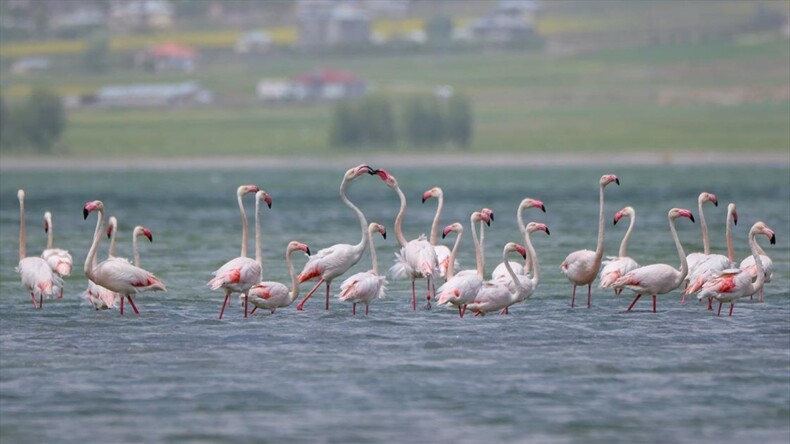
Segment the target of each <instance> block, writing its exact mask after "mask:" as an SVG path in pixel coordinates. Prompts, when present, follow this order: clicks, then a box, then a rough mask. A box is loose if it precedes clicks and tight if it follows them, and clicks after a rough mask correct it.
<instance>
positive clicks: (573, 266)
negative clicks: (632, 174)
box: [560, 174, 620, 308]
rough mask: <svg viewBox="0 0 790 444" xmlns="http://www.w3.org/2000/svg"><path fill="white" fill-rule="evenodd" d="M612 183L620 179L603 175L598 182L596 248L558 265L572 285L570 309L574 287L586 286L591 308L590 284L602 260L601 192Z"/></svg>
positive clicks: (618, 182)
mask: <svg viewBox="0 0 790 444" xmlns="http://www.w3.org/2000/svg"><path fill="white" fill-rule="evenodd" d="M612 182H614V183H616V184H617V185H620V179H618V178H617V176H615V175H614V174H605V175H603V176H601V180H600V181H599V182H598V185H599V187H600V192H599V206H600V208H599V210H598V246H597V247H596V248H595V251H590V250H577V251H574V252H573V253H571V254H569V255H568V257H566V258H565V260H564V261H562V264H561V265H560V271H561V272H562V274H564V275H565V277H567V278H568V280H569V281H571V283H572V284H573V291H572V293H571V308H573V307H574V306H575V301H576V287H577V286H579V285H586V286H587V308H590V306H591V291H592V283H593V281H594V280H595V278H596V277H597V276H598V270H599V269H600V268H601V260H602V259H603V238H604V234H603V231H604V223H603V213H604V204H603V195H604V193H603V190H604V188H605V187H606V186H607V185H609V184H610V183H612Z"/></svg>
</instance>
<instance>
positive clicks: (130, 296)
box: [126, 294, 140, 314]
mask: <svg viewBox="0 0 790 444" xmlns="http://www.w3.org/2000/svg"><path fill="white" fill-rule="evenodd" d="M126 299H129V304H131V305H132V310H134V314H140V310H138V309H137V305H135V304H134V300H133V299H132V295H130V294H127V295H126Z"/></svg>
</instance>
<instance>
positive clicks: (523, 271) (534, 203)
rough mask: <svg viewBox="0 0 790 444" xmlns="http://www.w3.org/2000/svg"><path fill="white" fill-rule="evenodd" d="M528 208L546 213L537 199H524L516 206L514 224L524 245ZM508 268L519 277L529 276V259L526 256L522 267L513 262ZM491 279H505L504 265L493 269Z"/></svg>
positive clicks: (543, 206)
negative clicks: (525, 211)
mask: <svg viewBox="0 0 790 444" xmlns="http://www.w3.org/2000/svg"><path fill="white" fill-rule="evenodd" d="M528 208H538V209H540V210H541V211H543V212H544V213H545V212H546V206H545V205H543V202H541V201H539V200H537V199H531V198H529V197H528V198H526V199H524V200H522V201H521V203H520V204H519V205H518V209H516V222H517V223H518V231H519V233H521V238H522V240H523V242H524V244H525V245H526V243H527V241H526V238H527V227H526V226H525V225H524V215H523V213H524V210H526V209H528ZM510 267H511V268H513V271H514V272H515V273H516V274H517V275H520V276H527V275H528V274H529V269H530V257H529V256H527V260H526V261H525V262H524V265H523V266H521V265H520V264H518V263H517V262H513V263H511V264H510ZM491 278H492V279H499V278H505V279H506V278H507V270H505V264H499V265H497V266H496V268H494V271H493V272H492V273H491Z"/></svg>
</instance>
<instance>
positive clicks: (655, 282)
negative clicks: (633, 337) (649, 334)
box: [614, 208, 694, 313]
mask: <svg viewBox="0 0 790 444" xmlns="http://www.w3.org/2000/svg"><path fill="white" fill-rule="evenodd" d="M678 217H687V218H689V219H690V220H691V221H692V222H694V215H693V214H691V211H689V210H685V209H681V208H673V209H671V210H669V213H668V215H667V218H668V219H669V230H670V231H671V232H672V239H673V240H674V241H675V247H676V248H677V250H678V256H679V257H680V270H677V269H675V267H673V266H671V265H667V264H651V265H646V266H644V267H639V268H637V269H635V270H632V271H630V272H628V273H627V274H626V275H625V276H623V277H621V278H620V279H618V280H617V281H615V283H614V287H615V288H627V289H629V290H631V291H633V292H634V293H636V297H635V298H634V300H633V302H631V305H629V306H628V309H627V310H626V311H631V309H632V308H633V307H634V304H636V301H638V300H639V298H640V297H641V296H642V295H643V294H649V295H651V296H653V313H655V312H656V296H657V295H659V294H665V293H669V292H670V291H672V290H674V289H676V288H678V287H679V286H680V284H681V283H683V280H684V279H686V274H688V261H687V260H686V253H685V252H684V251H683V245H682V244H681V243H680V239H679V238H678V233H677V230H676V229H675V219H677V218H678Z"/></svg>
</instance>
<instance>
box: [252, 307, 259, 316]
mask: <svg viewBox="0 0 790 444" xmlns="http://www.w3.org/2000/svg"><path fill="white" fill-rule="evenodd" d="M257 309H258V307H257V306H256V307H252V311H251V312H250V316H252V315H254V314H255V310H257Z"/></svg>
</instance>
